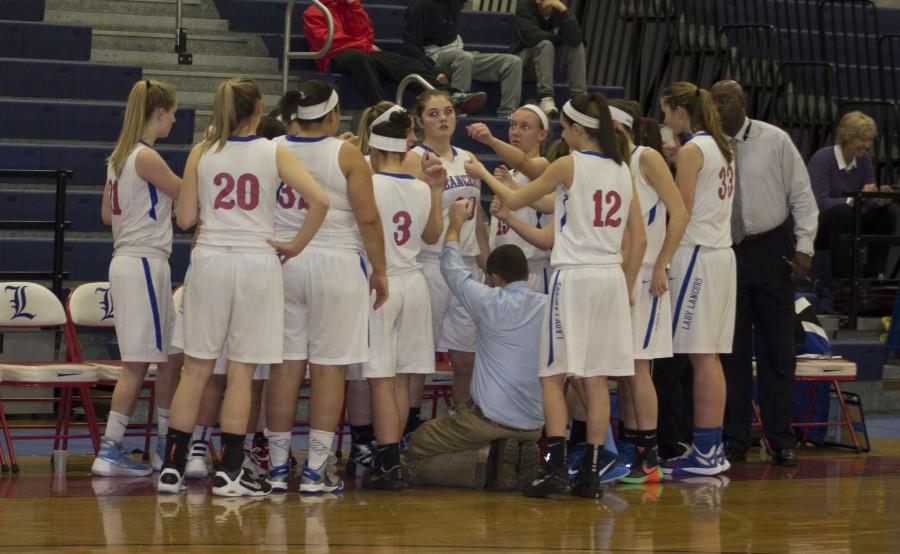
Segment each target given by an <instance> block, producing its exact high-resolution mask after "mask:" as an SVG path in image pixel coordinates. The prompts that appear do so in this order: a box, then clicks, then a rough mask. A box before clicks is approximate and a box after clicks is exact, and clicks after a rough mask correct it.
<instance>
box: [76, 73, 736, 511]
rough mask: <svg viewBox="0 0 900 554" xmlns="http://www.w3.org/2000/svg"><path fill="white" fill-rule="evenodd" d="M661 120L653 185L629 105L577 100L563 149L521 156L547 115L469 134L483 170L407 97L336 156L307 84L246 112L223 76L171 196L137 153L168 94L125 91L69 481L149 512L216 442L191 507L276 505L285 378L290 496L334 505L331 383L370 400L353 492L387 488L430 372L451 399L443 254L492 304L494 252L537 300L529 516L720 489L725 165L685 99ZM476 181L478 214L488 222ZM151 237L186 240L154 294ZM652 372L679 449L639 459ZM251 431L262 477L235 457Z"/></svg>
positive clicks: (439, 95)
mask: <svg viewBox="0 0 900 554" xmlns="http://www.w3.org/2000/svg"><path fill="white" fill-rule="evenodd" d="M660 106H661V108H662V111H663V112H664V114H665V123H666V125H667V126H668V127H669V128H671V130H672V131H673V133H675V134H677V135H679V136H683V137H685V142H684V144H683V146H682V147H681V148H680V150H679V151H678V153H677V159H676V161H675V164H674V171H673V169H672V168H671V167H670V166H669V164H668V163H667V161H666V159H665V158H664V157H663V155H662V154H661V152H660V151H658V149H659V146H658V145H648V144H642V143H643V142H645V140H644V139H645V136H646V135H647V133H645V132H644V130H645V128H646V127H648V126H654V127H655V123H654V122H652V121H650V120H647V119H646V118H644V117H642V114H641V113H640V109H639V107H638V105H637V103H635V102H628V101H624V100H612V101H607V99H606V98H605V97H604V96H603V95H601V94H585V95H578V96H575V97H573V98H572V99H571V100H570V101H568V102H567V103H566V104H565V105H564V107H563V108H562V110H561V111H560V114H559V119H560V124H561V127H562V138H561V140H560V141H558V142H557V143H556V144H555V145H554V146H553V147H552V148H546V146H547V145H545V144H544V143H545V142H546V141H547V139H548V137H549V135H550V131H551V124H550V120H549V119H548V117H547V115H546V114H545V113H544V112H543V111H542V110H541V109H540V108H539V107H538V106H535V105H533V104H528V105H524V106H522V107H521V108H519V109H518V110H516V111H515V112H514V113H513V114H512V115H511V116H510V121H509V141H508V142H507V141H504V140H502V139H500V138H498V137H495V136H494V135H493V134H492V132H491V130H490V128H489V127H488V126H487V125H486V124H484V123H472V124H470V125H467V126H466V128H465V131H466V133H467V134H468V136H469V137H470V138H471V139H473V140H475V141H477V142H479V143H481V144H484V145H486V146H488V147H489V148H491V149H492V150H493V151H494V152H495V153H496V154H497V156H498V157H499V158H500V159H501V160H502V164H501V165H500V166H499V167H497V168H496V169H495V170H494V171H493V172H491V171H489V170H488V169H486V168H485V166H484V165H483V164H482V163H481V162H480V161H479V160H478V159H477V158H476V156H475V155H474V154H472V153H470V152H468V151H466V150H464V149H462V148H459V147H456V146H454V145H453V144H452V142H453V137H454V134H455V133H456V128H457V114H456V112H455V109H454V106H453V103H452V102H451V98H450V96H449V95H448V94H447V93H446V92H443V91H440V90H427V91H425V92H423V93H422V94H421V95H419V96H418V97H417V99H416V103H415V107H414V108H413V109H412V110H411V111H409V112H408V111H407V110H405V109H404V108H402V107H400V106H397V105H394V104H392V103H390V102H381V103H379V104H377V105H375V106H371V107H370V108H368V109H367V110H366V111H365V112H364V113H363V115H362V117H361V122H360V127H359V132H358V135H357V136H345V135H342V136H341V137H338V136H337V135H338V131H339V128H340V124H341V116H340V106H339V97H338V94H337V92H336V91H335V90H334V89H332V87H330V86H329V85H328V84H326V83H324V82H320V81H315V80H310V81H306V82H304V83H302V84H301V85H300V87H299V89H298V90H296V91H290V92H288V93H287V94H285V95H284V97H283V98H282V99H281V101H280V103H279V105H278V109H277V110H276V111H275V112H273V113H272V114H268V115H267V114H266V112H265V111H264V108H263V100H262V94H261V92H260V89H259V87H258V86H257V85H256V83H255V82H254V81H252V80H250V79H247V78H241V77H235V78H232V79H229V80H227V81H225V82H223V83H221V84H220V85H219V87H218V89H217V91H216V94H215V100H214V107H213V117H212V122H211V125H210V126H209V129H208V130H207V132H206V135H205V138H204V140H203V141H202V142H200V143H199V144H197V145H195V146H194V147H193V149H192V150H191V152H190V154H189V156H188V159H187V162H186V166H185V169H184V174H183V176H181V177H179V176H177V175H176V174H175V173H174V172H173V171H172V170H171V169H170V168H169V166H168V165H167V163H166V162H165V161H164V159H163V158H162V156H161V155H160V154H159V153H158V152H157V151H156V150H155V149H154V144H155V142H156V141H157V140H159V139H162V138H165V137H166V136H167V135H168V134H169V131H170V129H171V127H172V124H173V123H174V121H175V111H176V110H177V100H176V93H175V90H174V89H173V88H172V87H171V86H169V85H168V84H166V83H163V82H160V81H155V80H142V81H139V82H137V83H136V84H135V85H134V87H133V89H132V91H131V94H130V95H129V98H128V103H127V107H126V112H125V123H124V126H123V129H122V133H121V135H120V138H119V141H118V143H117V145H116V148H115V150H114V152H113V153H112V155H111V156H110V158H109V160H108V170H107V182H106V185H105V189H104V195H103V205H102V215H103V220H104V222H106V223H107V224H111V225H112V229H113V237H114V248H115V252H114V255H113V259H112V262H111V264H110V269H109V281H110V290H111V294H112V297H113V302H114V304H115V306H116V310H117V314H116V315H117V317H116V334H117V338H118V342H119V348H120V351H121V358H122V361H123V366H124V367H123V372H122V378H121V379H120V380H119V382H118V383H117V385H116V388H115V391H114V393H113V399H112V409H111V412H110V415H109V420H108V423H107V427H106V431H105V434H104V436H103V440H102V442H101V451H100V453H99V455H98V456H97V458H96V459H95V461H94V464H93V467H92V471H93V472H94V473H95V474H97V475H104V476H146V475H150V474H151V473H152V472H153V471H154V470H155V471H159V472H160V473H159V480H158V484H157V490H158V492H159V493H161V494H177V493H179V492H181V491H183V490H184V489H185V488H186V480H187V479H191V478H200V477H202V478H205V477H206V476H207V474H208V469H207V466H206V443H207V441H208V438H209V436H208V435H209V429H210V428H211V427H212V426H213V425H214V422H215V421H218V423H219V427H220V429H221V445H222V446H221V452H220V455H219V461H218V463H217V464H216V468H215V473H214V476H213V482H212V493H213V494H214V495H221V496H264V495H268V494H271V493H285V492H288V490H289V479H290V478H291V475H292V466H293V464H295V463H297V462H296V461H295V460H294V456H293V454H292V449H291V446H292V433H293V430H294V426H295V420H296V419H297V409H298V394H299V393H300V390H301V387H303V386H304V382H305V381H306V380H307V379H308V381H309V384H310V393H309V414H308V420H309V442H308V450H307V452H305V453H304V454H305V457H304V456H302V455H301V456H299V457H300V458H301V461H302V470H301V474H300V476H299V492H300V493H339V492H341V491H342V490H343V488H344V483H343V481H342V479H341V477H340V476H338V475H337V474H336V473H335V471H334V469H333V467H334V464H335V456H334V453H333V449H334V446H335V445H334V443H335V431H336V429H337V428H338V425H339V424H340V423H341V419H342V416H343V414H344V406H345V401H344V395H345V388H346V379H348V378H350V379H356V380H360V379H361V380H365V382H366V383H367V386H368V397H367V398H362V399H360V398H358V396H359V395H356V397H355V396H354V394H353V393H352V390H353V388H352V387H351V395H350V398H349V400H348V403H353V402H355V401H360V402H362V401H365V402H366V403H368V404H369V405H370V410H371V420H372V427H374V442H373V444H372V460H371V464H370V467H368V468H367V470H366V471H365V474H364V475H363V480H362V485H363V487H364V488H371V489H382V490H400V489H403V488H404V487H405V486H406V485H407V479H406V475H405V472H404V463H403V460H404V458H403V456H404V455H403V452H402V450H403V448H404V447H405V446H406V442H407V441H408V440H409V435H408V434H407V433H408V431H409V429H410V421H408V420H409V418H410V414H411V413H413V410H411V408H413V407H417V406H419V405H420V404H421V398H422V391H423V387H424V383H425V379H426V377H427V376H428V375H429V374H433V373H434V372H435V352H446V353H447V357H448V359H449V362H450V366H451V367H452V370H453V398H454V401H455V404H456V405H457V406H460V405H462V404H463V403H465V402H466V401H467V400H469V398H470V397H469V394H468V391H469V386H470V380H471V379H472V371H473V367H474V365H475V352H476V350H477V348H476V324H475V322H474V321H473V318H472V316H471V315H470V313H468V311H467V309H466V307H465V306H464V304H463V303H462V302H460V300H459V299H458V298H457V297H456V296H455V295H454V294H453V293H452V291H451V288H450V287H448V283H447V282H446V281H445V278H444V275H442V271H441V260H442V252H445V251H446V249H447V248H448V247H449V246H447V245H450V244H452V245H453V248H454V249H458V253H459V254H460V255H461V256H462V260H463V263H464V264H465V266H466V268H467V269H468V271H469V272H470V273H471V278H473V279H475V280H477V281H479V282H487V283H488V284H490V285H491V286H502V285H504V284H506V283H507V282H506V281H502V280H501V281H500V285H496V284H495V283H497V282H498V280H497V277H496V276H495V275H491V272H490V271H489V270H488V268H487V266H486V264H487V263H488V256H489V254H490V253H491V251H492V249H496V248H498V247H500V246H503V245H514V246H515V247H516V248H518V249H519V250H521V255H522V256H524V258H525V259H527V264H528V277H527V282H528V284H529V286H530V287H531V288H532V289H533V291H535V292H536V293H540V294H545V295H547V296H546V309H545V310H544V315H543V322H544V325H543V332H542V333H541V336H540V337H534V341H535V342H536V343H537V342H538V341H539V343H540V355H539V359H537V360H534V367H536V368H537V372H536V373H535V372H534V370H533V369H531V370H530V371H532V373H534V375H533V377H534V380H535V381H538V380H539V382H540V391H541V403H542V407H543V437H544V441H545V454H544V455H543V456H542V459H541V462H540V466H539V468H538V470H537V471H536V472H535V475H533V478H530V479H529V480H528V482H527V483H525V484H524V485H523V487H522V488H523V490H524V493H525V494H526V495H528V496H535V497H545V496H551V495H558V494H568V493H570V492H571V493H574V494H576V495H579V496H583V497H588V498H597V497H599V496H600V495H601V494H602V487H603V486H604V484H605V483H608V482H610V481H611V480H614V479H621V480H622V481H625V482H629V483H645V482H657V481H659V480H660V479H662V478H663V475H664V474H672V475H675V476H678V475H717V474H719V473H721V472H724V471H727V470H728V468H729V463H728V461H727V459H726V457H725V450H724V448H723V444H722V422H723V418H724V411H725V380H724V375H723V370H722V365H721V362H720V360H719V354H720V353H729V352H731V347H732V336H733V330H734V317H735V295H736V266H735V257H734V253H733V251H732V249H731V212H732V198H733V194H734V185H735V182H734V180H735V167H734V154H733V151H732V149H731V146H730V145H729V142H728V139H727V138H726V137H725V135H724V134H723V131H722V129H721V123H720V120H719V115H718V113H717V111H716V109H715V106H714V104H713V101H712V98H711V96H710V93H709V92H708V91H706V90H703V89H700V88H698V87H697V86H695V85H694V84H691V83H686V82H679V83H674V84H672V85H670V86H669V87H668V88H666V89H665V90H664V91H663V93H662V95H661V97H660ZM273 128H274V129H276V131H274V132H270V130H271V129H273ZM414 128H417V129H418V136H417V135H416V133H414V132H413V129H414ZM656 129H657V130H658V128H656ZM258 133H259V134H258ZM281 133H284V134H282V135H281V136H276V135H279V134H281ZM262 134H265V135H266V136H260V135H262ZM657 137H658V131H657ZM654 146H655V147H654ZM545 151H546V157H545V156H544V155H542V152H545ZM482 184H484V185H487V187H488V188H490V190H491V191H492V192H493V193H494V198H493V201H492V203H491V206H490V216H488V215H487V214H486V213H485V211H484V210H483V209H482V207H481V196H482ZM173 217H174V219H175V221H176V223H177V225H178V227H180V228H181V229H185V230H187V229H190V228H195V231H194V239H193V241H192V245H191V255H190V265H189V268H188V271H187V274H186V276H185V278H184V284H183V286H182V287H181V289H180V290H179V292H178V293H177V294H176V295H175V297H174V298H173V295H172V285H171V276H170V267H169V261H168V258H169V255H170V253H171V249H172V219H173ZM479 340H480V339H479ZM675 353H680V354H687V355H688V356H689V358H690V360H691V364H692V366H693V371H694V395H693V397H694V410H693V413H694V420H695V429H694V444H693V445H692V447H691V448H690V449H689V450H688V451H687V452H686V453H685V454H684V455H682V456H680V457H678V458H675V459H671V460H660V459H659V456H658V451H657V444H656V426H657V399H656V392H655V389H654V385H653V381H652V379H651V367H652V363H653V360H654V359H660V358H668V357H672V356H673V354H675ZM149 364H156V365H157V375H158V377H157V383H156V387H157V392H156V396H157V402H158V406H157V413H156V415H157V422H158V428H159V443H158V447H157V450H156V453H155V454H154V456H153V459H152V463H151V464H143V463H140V462H138V461H136V460H134V459H132V458H131V457H130V456H129V455H128V454H127V453H126V452H125V451H124V449H123V446H122V440H123V437H124V434H125V430H126V429H127V426H128V421H129V418H130V415H131V413H132V412H133V410H134V405H135V403H136V401H137V397H138V395H139V392H140V387H141V385H142V383H143V379H144V376H145V374H146V371H147V368H148V366H149ZM525 369H528V368H525ZM610 379H615V381H616V382H617V384H618V387H617V391H618V395H619V400H618V403H619V417H620V419H621V423H622V428H623V429H624V431H625V432H624V435H620V437H619V438H620V440H621V441H622V442H621V444H624V445H626V446H627V448H625V449H622V450H623V452H622V454H620V455H618V456H617V455H616V454H614V453H613V452H614V450H612V449H611V448H610V447H611V446H612V445H611V444H610V442H611V435H610V434H609V433H608V430H609V427H610V413H611V410H610V388H609V381H610ZM567 391H568V392H570V393H571V391H576V392H577V395H576V397H577V402H578V403H580V405H581V409H583V411H584V413H585V417H584V420H585V421H586V422H587V425H586V431H585V436H584V438H583V442H582V444H580V445H579V446H578V449H579V452H578V454H579V471H578V475H577V479H576V480H575V481H574V482H572V481H571V480H570V475H569V468H568V467H567V464H568V463H570V460H571V456H572V454H573V452H569V453H568V455H567V452H566V434H567V427H568V423H569V407H568V406H567V396H566V395H567ZM350 407H351V408H352V406H350ZM415 413H416V414H417V413H418V409H417V408H415ZM413 428H414V426H413ZM259 436H264V437H265V439H266V441H267V444H268V458H267V460H266V463H265V467H260V465H261V464H259V463H257V460H255V457H254V456H253V455H252V450H253V443H254V440H255V437H259ZM412 440H413V441H415V435H413V438H412ZM621 444H620V446H621ZM535 452H536V450H535ZM535 465H536V467H537V460H535ZM622 467H624V470H623V469H622ZM616 472H618V473H616ZM613 474H615V475H613Z"/></svg>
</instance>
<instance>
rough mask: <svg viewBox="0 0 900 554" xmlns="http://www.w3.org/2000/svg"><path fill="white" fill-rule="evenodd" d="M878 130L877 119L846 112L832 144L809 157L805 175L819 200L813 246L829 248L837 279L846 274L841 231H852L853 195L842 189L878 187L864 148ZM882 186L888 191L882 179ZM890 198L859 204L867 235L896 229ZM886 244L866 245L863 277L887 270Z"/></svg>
mask: <svg viewBox="0 0 900 554" xmlns="http://www.w3.org/2000/svg"><path fill="white" fill-rule="evenodd" d="M877 132H878V130H877V129H876V127H875V120H873V119H872V118H871V117H869V116H867V115H866V114H864V113H862V112H859V111H856V112H849V113H847V114H846V115H844V117H842V118H841V121H840V123H838V128H837V131H836V132H835V144H834V146H826V147H824V148H822V149H820V150H819V151H818V152H816V153H815V154H813V157H812V158H811V159H810V160H809V178H810V181H811V182H812V189H813V192H814V193H815V195H816V203H817V204H818V205H819V233H818V235H817V236H816V242H815V247H816V250H820V249H828V250H830V251H831V275H832V277H833V278H835V279H842V278H847V277H848V276H849V275H850V254H851V248H850V242H849V240H847V239H841V238H840V237H841V235H849V234H851V233H852V232H853V199H852V198H847V197H845V196H844V194H845V193H848V192H853V191H857V190H860V189H862V190H864V191H876V190H879V187H878V185H877V184H876V183H875V169H874V167H873V165H872V158H871V157H869V154H868V151H869V148H870V147H871V145H872V139H874V138H875V135H876V134H877ZM881 190H886V191H890V190H891V187H889V186H887V185H884V186H882V187H881ZM889 203H890V200H880V199H869V200H867V201H866V203H865V206H864V207H863V215H862V232H863V234H868V235H890V234H893V233H894V227H895V223H896V221H895V216H894V213H893V212H892V211H891V210H890V209H889V208H888V206H887V205H888V204H889ZM888 246H889V245H887V244H879V243H870V244H869V245H868V250H869V256H868V263H866V266H865V268H864V270H863V277H874V276H877V275H878V274H880V273H884V271H885V263H886V262H887V252H888Z"/></svg>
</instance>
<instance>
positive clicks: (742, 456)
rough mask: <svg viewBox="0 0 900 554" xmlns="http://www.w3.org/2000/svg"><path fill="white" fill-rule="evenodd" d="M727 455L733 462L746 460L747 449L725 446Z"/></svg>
mask: <svg viewBox="0 0 900 554" xmlns="http://www.w3.org/2000/svg"><path fill="white" fill-rule="evenodd" d="M725 457H726V458H728V461H729V462H731V463H735V462H746V461H747V451H746V450H741V449H739V448H734V447H733V446H726V447H725Z"/></svg>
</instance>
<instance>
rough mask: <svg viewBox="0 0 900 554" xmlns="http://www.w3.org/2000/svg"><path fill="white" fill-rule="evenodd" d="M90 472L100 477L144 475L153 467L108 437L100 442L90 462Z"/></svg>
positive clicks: (149, 472)
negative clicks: (136, 458)
mask: <svg viewBox="0 0 900 554" xmlns="http://www.w3.org/2000/svg"><path fill="white" fill-rule="evenodd" d="M91 473H93V474H94V475H98V476H100V477H146V476H148V475H150V474H151V473H153V468H152V467H150V466H149V465H147V464H144V463H141V462H139V461H137V460H135V459H134V458H132V457H131V456H129V455H128V454H126V453H125V452H124V451H123V450H122V447H121V446H120V445H118V444H116V443H114V442H113V441H111V440H109V439H103V440H102V441H101V442H100V453H99V454H97V457H96V458H94V463H93V464H91Z"/></svg>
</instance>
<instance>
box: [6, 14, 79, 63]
mask: <svg viewBox="0 0 900 554" xmlns="http://www.w3.org/2000/svg"><path fill="white" fill-rule="evenodd" d="M0 57H4V58H7V57H9V58H43V59H56V60H89V59H90V58H91V28H90V27H88V26H86V25H61V24H58V23H44V22H34V21H0Z"/></svg>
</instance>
